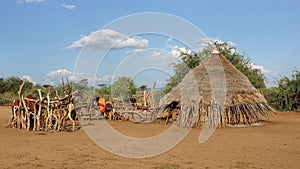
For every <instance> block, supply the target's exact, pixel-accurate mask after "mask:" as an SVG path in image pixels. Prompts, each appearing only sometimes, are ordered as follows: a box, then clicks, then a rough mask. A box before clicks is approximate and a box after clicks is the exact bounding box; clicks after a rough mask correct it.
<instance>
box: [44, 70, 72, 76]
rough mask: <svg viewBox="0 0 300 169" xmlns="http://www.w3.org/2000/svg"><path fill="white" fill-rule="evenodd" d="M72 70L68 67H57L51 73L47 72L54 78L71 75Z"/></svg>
mask: <svg viewBox="0 0 300 169" xmlns="http://www.w3.org/2000/svg"><path fill="white" fill-rule="evenodd" d="M71 74H72V72H71V71H69V70H67V69H57V70H53V71H50V72H49V73H47V75H46V76H47V77H51V78H54V77H56V76H60V77H61V76H69V75H71Z"/></svg>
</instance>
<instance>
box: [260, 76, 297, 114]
mask: <svg viewBox="0 0 300 169" xmlns="http://www.w3.org/2000/svg"><path fill="white" fill-rule="evenodd" d="M264 95H265V97H266V99H267V100H268V103H269V104H270V105H271V106H273V107H274V108H276V109H278V110H288V111H299V110H300V72H299V71H298V70H293V72H292V77H291V78H288V77H283V78H282V79H280V80H279V82H278V86H277V87H271V88H268V89H265V90H264Z"/></svg>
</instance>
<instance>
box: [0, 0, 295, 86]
mask: <svg viewBox="0 0 300 169" xmlns="http://www.w3.org/2000/svg"><path fill="white" fill-rule="evenodd" d="M0 4H1V5H0V20H1V27H0V37H1V38H0V44H1V48H0V49H1V50H0V57H1V62H0V76H1V77H9V76H19V77H23V76H24V75H25V76H26V77H27V78H29V79H30V80H31V81H33V82H35V83H42V84H43V83H52V84H56V83H58V79H60V78H61V76H70V72H73V70H74V65H75V62H76V60H77V56H78V55H79V52H80V49H78V48H76V47H74V48H72V47H70V46H71V45H72V44H74V42H76V41H78V40H80V39H81V37H82V36H81V35H89V34H90V33H91V32H94V31H97V30H98V29H99V28H101V27H103V26H104V25H106V24H107V23H109V22H111V21H114V20H116V19H118V18H120V17H123V16H126V15H130V14H135V13H141V12H163V13H169V14H172V15H176V16H179V17H181V18H184V19H186V20H188V21H189V22H191V23H192V24H194V25H195V26H197V27H198V28H199V29H201V30H202V31H203V32H204V33H205V34H206V36H207V37H211V38H217V39H220V40H222V41H231V42H234V43H235V44H236V48H237V49H238V51H239V52H241V53H244V54H245V56H246V57H250V58H251V60H252V61H253V62H254V63H255V64H256V65H257V67H259V68H261V69H262V70H263V72H264V73H265V74H266V76H267V77H268V78H269V80H268V81H269V82H268V83H270V84H271V81H273V80H275V79H278V76H280V75H281V76H289V75H290V74H291V71H292V69H293V68H294V67H297V68H298V69H299V67H300V66H299V65H300V57H299V54H298V51H297V49H298V48H299V44H300V43H299V39H300V33H299V30H300V22H299V18H300V10H299V7H300V2H299V1H291V0H286V1H283V0H282V1H275V0H273V1H271V0H270V1H263V0H251V1H250V0H249V1H240V0H227V1H221V0H207V1H196V0H195V1H174V0H165V1H159V0H151V1H115V0H110V1H96V0H94V1H92V0H89V1H83V0H3V1H1V2H0ZM137 26H138V25H137ZM174 29H177V28H174ZM120 33H122V32H120ZM120 36H121V35H120ZM139 38H141V39H145V40H147V41H148V42H147V43H145V44H146V45H148V46H147V47H158V46H159V45H158V43H157V44H156V45H153V44H154V43H155V38H149V37H147V36H140V37H139ZM158 39H159V38H158ZM134 40H136V39H134ZM164 40H166V39H164ZM139 42H140V41H139ZM162 44H163V43H162ZM160 45H161V44H160ZM135 47H136V46H135ZM163 47H164V48H165V46H163ZM133 48H134V47H133ZM137 48H143V47H137ZM144 48H145V47H144ZM112 60H113V59H112ZM103 76H106V77H105V78H104V77H100V78H101V80H103V81H105V80H107V79H109V78H111V77H110V75H109V73H107V74H106V75H103Z"/></svg>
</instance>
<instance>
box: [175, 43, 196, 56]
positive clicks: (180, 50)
mask: <svg viewBox="0 0 300 169" xmlns="http://www.w3.org/2000/svg"><path fill="white" fill-rule="evenodd" d="M181 53H187V54H191V53H192V51H191V50H190V49H187V48H185V47H178V46H177V45H175V46H173V47H172V49H171V51H170V54H171V55H172V56H174V57H175V58H179V56H180V55H181Z"/></svg>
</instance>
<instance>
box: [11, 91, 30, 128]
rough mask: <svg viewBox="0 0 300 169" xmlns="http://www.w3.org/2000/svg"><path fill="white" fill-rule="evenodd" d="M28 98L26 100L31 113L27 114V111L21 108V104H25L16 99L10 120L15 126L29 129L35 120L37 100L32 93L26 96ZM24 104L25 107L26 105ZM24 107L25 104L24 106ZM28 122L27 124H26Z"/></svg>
mask: <svg viewBox="0 0 300 169" xmlns="http://www.w3.org/2000/svg"><path fill="white" fill-rule="evenodd" d="M26 98H27V99H25V100H24V103H25V106H26V108H27V111H28V112H29V113H30V114H29V115H26V111H24V109H20V107H19V106H20V104H21V105H23V103H20V100H15V101H14V102H13V105H12V108H11V109H12V116H11V119H10V122H11V124H12V127H13V128H18V127H19V128H23V129H27V130H29V128H30V127H31V125H30V124H31V123H30V122H32V121H33V115H32V113H34V111H35V101H33V100H34V97H33V96H32V94H29V95H27V96H26ZM25 106H24V107H25ZM22 107H23V106H22ZM26 122H27V124H26Z"/></svg>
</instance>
